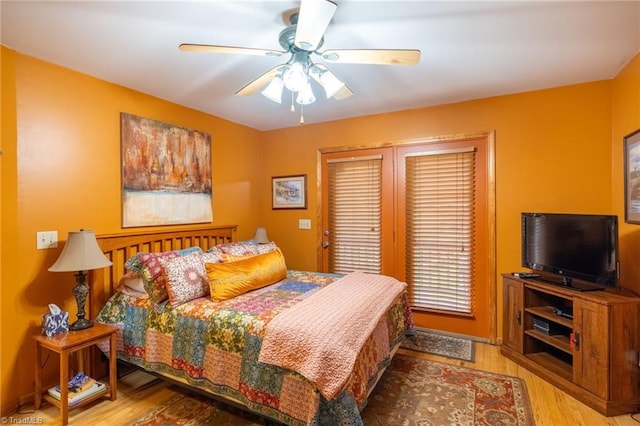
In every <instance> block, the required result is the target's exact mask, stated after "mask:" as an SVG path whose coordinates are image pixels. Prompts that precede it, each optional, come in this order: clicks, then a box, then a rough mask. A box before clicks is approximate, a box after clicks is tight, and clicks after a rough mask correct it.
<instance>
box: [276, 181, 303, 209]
mask: <svg viewBox="0 0 640 426" xmlns="http://www.w3.org/2000/svg"><path fill="white" fill-rule="evenodd" d="M271 191H272V205H271V208H272V209H274V210H275V209H306V208H307V175H293V176H274V177H272V178H271Z"/></svg>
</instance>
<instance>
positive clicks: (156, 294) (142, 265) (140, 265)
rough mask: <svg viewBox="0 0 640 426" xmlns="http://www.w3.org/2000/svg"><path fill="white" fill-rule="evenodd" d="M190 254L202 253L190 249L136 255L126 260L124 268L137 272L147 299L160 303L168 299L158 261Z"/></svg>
mask: <svg viewBox="0 0 640 426" xmlns="http://www.w3.org/2000/svg"><path fill="white" fill-rule="evenodd" d="M190 253H202V249H201V248H200V247H190V248H188V249H183V250H175V251H166V252H161V253H138V254H136V255H134V256H132V257H131V258H129V259H128V260H127V262H126V263H125V268H127V269H129V270H130V271H133V272H138V273H139V274H140V276H141V277H142V281H143V283H144V289H145V290H146V292H147V293H148V294H149V299H150V300H151V301H152V302H154V303H160V302H162V301H164V300H166V299H167V298H168V297H169V294H168V293H167V284H166V281H167V279H166V275H165V274H164V268H163V267H162V264H161V263H160V259H173V258H176V257H180V256H185V255H188V254H190Z"/></svg>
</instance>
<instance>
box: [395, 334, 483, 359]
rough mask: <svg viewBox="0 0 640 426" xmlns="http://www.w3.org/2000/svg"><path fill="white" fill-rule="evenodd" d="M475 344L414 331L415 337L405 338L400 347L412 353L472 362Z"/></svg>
mask: <svg viewBox="0 0 640 426" xmlns="http://www.w3.org/2000/svg"><path fill="white" fill-rule="evenodd" d="M475 343H476V342H474V341H473V340H470V339H464V338H461V337H455V336H450V335H446V334H440V333H435V332H433V331H427V330H420V329H416V334H415V336H411V337H407V339H406V340H405V341H404V342H403V343H402V345H401V347H403V348H404V349H411V350H413V351H420V352H426V353H430V354H434V355H441V356H445V357H447V358H454V359H461V360H463V361H469V362H474V361H475V347H476V346H475Z"/></svg>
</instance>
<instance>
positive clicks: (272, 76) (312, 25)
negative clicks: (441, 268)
mask: <svg viewBox="0 0 640 426" xmlns="http://www.w3.org/2000/svg"><path fill="white" fill-rule="evenodd" d="M337 7H338V5H337V4H336V3H334V2H333V1H330V0H301V3H300V10H299V12H298V11H296V12H294V13H292V14H291V16H290V18H289V19H290V25H289V26H287V27H286V28H285V29H283V30H282V31H281V32H280V36H279V42H280V46H282V48H283V49H284V50H271V49H258V48H251V47H234V46H216V45H208V44H190V43H183V44H181V45H180V50H183V51H193V52H212V53H235V54H243V55H258V56H282V55H284V54H286V53H289V54H290V55H291V56H290V58H289V60H288V61H287V62H286V63H283V64H280V65H276V66H275V67H273V68H271V69H270V70H268V71H267V72H265V73H264V74H262V75H260V76H259V77H257V78H256V79H254V80H253V81H251V82H250V83H249V84H247V85H246V86H244V87H243V88H241V89H240V90H238V91H237V92H236V93H235V94H236V95H239V96H246V95H251V94H253V93H255V92H257V91H258V90H260V89H262V88H263V87H264V86H267V87H266V88H265V89H264V90H262V94H263V95H264V96H266V97H267V98H269V99H271V100H272V101H274V102H277V103H281V102H282V92H283V88H285V87H286V88H287V89H288V90H290V91H291V92H292V99H293V94H294V93H295V94H297V96H296V102H297V103H299V104H300V105H307V104H311V103H313V102H315V100H316V98H315V95H314V94H313V89H312V88H311V80H314V81H315V82H317V83H318V84H319V85H320V86H321V87H322V88H323V89H324V91H325V94H326V96H327V98H331V97H333V98H334V99H337V100H341V99H345V98H348V97H349V96H351V95H353V92H352V91H351V90H350V89H349V88H348V87H347V86H346V85H345V84H344V83H343V82H342V81H340V80H339V79H338V78H337V77H336V76H335V75H334V74H333V73H332V72H331V71H330V70H329V69H328V68H327V67H326V66H325V65H323V64H316V63H314V62H313V61H312V60H311V55H312V54H314V55H319V56H320V57H321V58H322V59H324V60H325V61H327V62H331V63H351V64H382V65H415V64H417V63H418V61H419V60H420V51H419V50H412V49H393V50H392V49H329V50H325V51H322V52H320V51H319V50H318V49H320V48H321V47H322V45H323V43H324V33H325V31H326V29H327V27H328V25H329V22H330V21H331V19H332V18H333V15H334V14H335V12H336V9H337ZM291 108H292V111H293V110H294V107H293V101H292V105H291ZM303 122H304V119H303V118H302V117H301V123H303Z"/></svg>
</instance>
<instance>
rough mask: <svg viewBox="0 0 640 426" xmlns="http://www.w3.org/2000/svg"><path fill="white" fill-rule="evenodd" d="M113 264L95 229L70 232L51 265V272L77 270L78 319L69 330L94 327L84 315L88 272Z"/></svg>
mask: <svg viewBox="0 0 640 426" xmlns="http://www.w3.org/2000/svg"><path fill="white" fill-rule="evenodd" d="M110 265H112V263H111V261H110V260H109V259H107V258H106V256H105V255H104V253H102V250H101V249H100V247H99V246H98V241H97V240H96V234H95V233H94V232H93V231H89V230H86V229H81V230H80V231H72V232H69V237H68V238H67V243H66V244H65V245H64V249H62V253H61V254H60V257H59V258H58V260H56V263H54V264H53V265H51V267H50V268H49V271H51V272H72V271H76V272H77V273H76V274H75V277H76V285H75V287H73V296H74V297H75V298H76V304H77V306H78V314H77V317H78V320H77V321H76V322H74V323H73V324H71V325H70V326H69V330H71V331H78V330H84V329H85V328H89V327H93V323H92V322H91V320H88V319H85V317H84V314H85V312H84V304H85V302H86V300H87V295H88V294H89V286H88V285H87V284H86V283H85V280H86V276H87V274H86V272H85V271H89V270H92V269H100V268H105V267H107V266H110Z"/></svg>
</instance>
